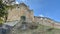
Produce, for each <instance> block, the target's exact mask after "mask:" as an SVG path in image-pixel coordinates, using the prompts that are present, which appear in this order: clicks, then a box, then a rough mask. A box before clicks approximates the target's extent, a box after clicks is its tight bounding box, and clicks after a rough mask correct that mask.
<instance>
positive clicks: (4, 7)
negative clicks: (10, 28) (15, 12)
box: [0, 0, 8, 23]
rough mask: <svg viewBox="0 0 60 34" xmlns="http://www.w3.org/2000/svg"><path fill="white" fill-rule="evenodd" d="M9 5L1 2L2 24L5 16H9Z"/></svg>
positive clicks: (0, 21)
mask: <svg viewBox="0 0 60 34" xmlns="http://www.w3.org/2000/svg"><path fill="white" fill-rule="evenodd" d="M6 9H7V5H6V4H4V3H2V0H0V23H2V21H3V19H2V18H4V16H7V14H8V13H7V10H6Z"/></svg>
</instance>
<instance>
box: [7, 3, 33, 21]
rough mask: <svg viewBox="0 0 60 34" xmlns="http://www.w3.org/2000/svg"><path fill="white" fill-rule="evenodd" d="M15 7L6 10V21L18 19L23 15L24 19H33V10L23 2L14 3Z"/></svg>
mask: <svg viewBox="0 0 60 34" xmlns="http://www.w3.org/2000/svg"><path fill="white" fill-rule="evenodd" d="M14 6H15V7H14V8H12V9H9V10H8V19H7V21H14V20H20V19H21V16H25V17H26V20H29V21H30V20H31V21H33V20H34V15H33V10H30V9H29V7H27V6H26V5H25V4H24V3H20V4H19V5H14Z"/></svg>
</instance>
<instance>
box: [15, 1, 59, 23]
mask: <svg viewBox="0 0 60 34" xmlns="http://www.w3.org/2000/svg"><path fill="white" fill-rule="evenodd" d="M16 2H18V3H20V2H24V3H25V4H26V5H27V6H29V8H30V9H31V10H32V9H33V10H34V15H35V16H45V17H49V18H51V19H53V20H55V21H58V22H60V0H16Z"/></svg>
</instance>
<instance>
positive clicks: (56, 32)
mask: <svg viewBox="0 0 60 34" xmlns="http://www.w3.org/2000/svg"><path fill="white" fill-rule="evenodd" d="M49 28H51V27H49V26H43V25H39V27H38V28H37V29H34V30H27V31H23V32H22V31H20V32H19V33H18V34H60V29H56V28H55V29H53V30H52V31H48V30H47V29H49ZM17 32H18V31H17Z"/></svg>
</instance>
